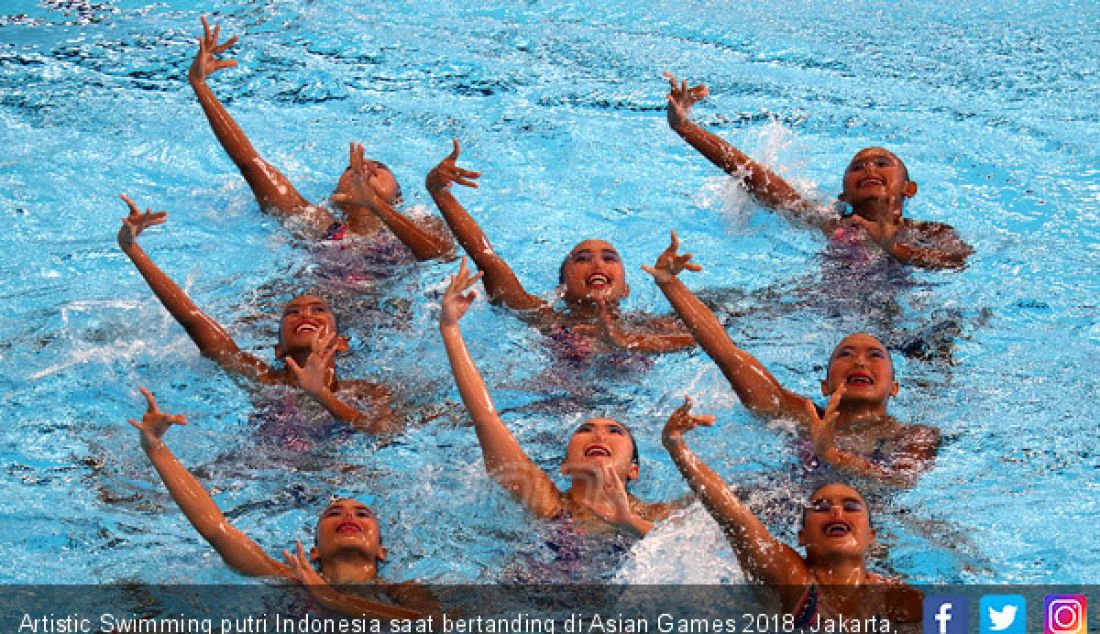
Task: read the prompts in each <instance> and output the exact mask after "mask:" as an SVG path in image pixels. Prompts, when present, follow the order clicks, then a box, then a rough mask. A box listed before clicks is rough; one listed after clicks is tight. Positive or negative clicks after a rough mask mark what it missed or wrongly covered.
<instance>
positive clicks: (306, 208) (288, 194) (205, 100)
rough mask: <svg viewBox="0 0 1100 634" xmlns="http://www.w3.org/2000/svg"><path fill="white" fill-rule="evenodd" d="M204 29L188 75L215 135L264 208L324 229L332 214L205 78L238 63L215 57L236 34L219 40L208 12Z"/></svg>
mask: <svg viewBox="0 0 1100 634" xmlns="http://www.w3.org/2000/svg"><path fill="white" fill-rule="evenodd" d="M202 30H203V35H202V37H200V38H199V51H198V53H197V54H196V55H195V61H194V62H192V63H191V69H190V71H188V73H187V77H188V80H189V81H190V83H191V88H192V89H193V90H194V91H195V96H196V97H198V100H199V105H201V106H202V111H203V112H204V113H205V114H206V120H207V121H208V122H209V123H210V129H211V130H213V131H214V136H216V137H218V141H219V142H220V143H221V145H222V148H223V149H225V152H226V154H228V155H229V158H230V159H231V160H232V161H233V163H234V164H235V165H236V166H237V169H238V170H240V172H241V176H243V177H244V179H245V181H246V182H248V186H249V187H251V188H252V194H253V195H254V196H255V197H256V202H257V203H259V205H260V207H261V208H262V209H263V210H264V211H270V212H274V213H276V214H279V215H280V216H284V217H289V216H298V217H300V218H301V219H302V220H305V221H306V222H307V224H308V225H310V229H311V231H312V232H317V231H322V232H323V231H324V230H325V229H327V228H328V227H329V225H331V224H332V216H331V215H330V214H328V213H327V212H326V211H325V210H323V209H321V208H320V207H315V206H313V205H311V204H310V203H309V201H308V200H306V199H305V198H303V197H302V195H301V194H299V193H298V190H297V189H295V188H294V185H292V184H291V183H290V181H289V180H287V178H286V177H285V176H283V174H282V173H281V172H279V170H278V169H276V168H275V167H274V166H273V165H271V164H270V163H268V162H267V161H265V160H264V158H263V157H262V156H260V153H259V152H257V151H256V148H254V147H252V142H251V141H249V140H248V137H247V136H246V135H245V133H244V130H242V129H241V127H240V126H239V125H237V122H236V121H234V120H233V117H231V116H230V115H229V112H228V111H227V110H226V109H225V106H223V105H222V103H221V101H219V100H218V98H217V96H215V95H214V91H213V90H211V89H210V86H209V85H207V83H206V78H207V77H209V76H210V75H212V74H214V73H216V72H217V71H219V70H221V69H223V68H232V67H234V66H236V65H237V62H236V60H232V59H218V58H217V57H216V56H217V55H220V54H222V53H224V52H225V51H226V50H228V49H229V47H231V46H233V45H234V44H235V43H236V42H237V37H236V36H233V37H232V38H230V39H229V40H228V41H227V42H225V43H223V44H218V36H219V35H220V32H221V26H220V25H219V26H215V27H214V30H213V32H211V30H210V25H209V24H208V23H207V22H206V17H205V16H203V18H202Z"/></svg>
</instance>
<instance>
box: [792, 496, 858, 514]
mask: <svg viewBox="0 0 1100 634" xmlns="http://www.w3.org/2000/svg"><path fill="white" fill-rule="evenodd" d="M833 506H835V505H834V504H833V501H832V500H827V499H824V498H822V499H820V500H813V501H812V502H810V503H809V504H807V505H806V508H807V509H808V510H810V511H813V512H814V513H828V512H829V511H832V510H833ZM840 508H842V509H844V512H845V513H859V512H861V511H863V503H862V502H860V501H859V500H851V499H848V500H844V501H843V502H841V503H840Z"/></svg>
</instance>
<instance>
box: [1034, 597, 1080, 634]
mask: <svg viewBox="0 0 1100 634" xmlns="http://www.w3.org/2000/svg"><path fill="white" fill-rule="evenodd" d="M1043 632H1044V634H1087V632H1088V604H1087V603H1086V601H1085V595H1083V594H1048V595H1047V596H1046V598H1045V599H1043Z"/></svg>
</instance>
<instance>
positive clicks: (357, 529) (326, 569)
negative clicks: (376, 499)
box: [129, 388, 439, 619]
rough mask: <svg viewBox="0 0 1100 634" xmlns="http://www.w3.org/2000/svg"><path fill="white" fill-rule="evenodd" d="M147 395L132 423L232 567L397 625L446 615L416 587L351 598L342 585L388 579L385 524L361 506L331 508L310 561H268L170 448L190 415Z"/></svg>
mask: <svg viewBox="0 0 1100 634" xmlns="http://www.w3.org/2000/svg"><path fill="white" fill-rule="evenodd" d="M141 393H142V395H144V396H145V401H146V403H147V407H146V410H145V415H144V416H142V419H141V422H140V423H139V422H138V421H136V420H134V419H132V418H131V419H130V420H129V422H130V424H131V425H133V426H134V427H135V428H136V429H137V430H138V431H139V432H140V438H141V448H142V449H143V450H145V455H147V456H148V457H149V462H151V463H153V467H154V468H155V469H156V470H157V473H158V474H160V477H161V480H163V481H164V485H165V487H167V488H168V493H170V494H171V495H172V499H174V500H175V501H176V504H178V505H179V507H180V510H181V511H183V514H184V515H185V516H187V520H188V521H189V522H191V525H192V526H194V527H195V530H197V531H198V532H199V534H200V535H202V538H203V539H205V540H206V541H207V542H208V543H209V544H210V545H211V546H213V547H214V550H216V551H218V555H220V556H221V558H222V561H224V562H225V563H226V565H228V566H229V567H230V568H232V569H233V570H235V571H237V572H238V573H240V574H242V575H246V576H249V577H274V578H276V579H284V580H288V581H296V582H298V583H301V584H302V585H304V586H305V587H306V588H307V589H308V591H309V593H310V595H311V596H312V597H313V599H314V600H315V601H317V603H318V604H320V605H321V606H322V607H324V608H326V609H329V610H332V611H335V612H339V613H341V614H345V615H349V616H360V615H362V616H369V617H374V618H384V619H397V618H420V617H422V616H424V615H426V614H433V613H439V604H438V602H436V600H435V598H434V597H433V596H432V595H431V593H430V592H428V591H427V589H425V588H424V587H422V586H420V585H419V584H416V583H402V584H393V585H390V584H387V585H385V586H380V589H381V590H382V591H383V592H384V593H385V594H387V595H388V597H389V598H390V599H391V600H393V601H395V602H397V603H398V605H393V604H387V603H382V602H379V601H372V600H369V599H365V598H363V597H358V596H353V595H349V594H346V593H345V592H342V591H340V590H337V589H336V588H335V587H334V586H337V585H339V586H346V585H352V584H377V583H379V582H380V581H381V580H380V579H379V577H378V567H379V565H380V564H381V563H382V562H384V561H385V558H386V548H385V547H384V546H383V545H382V534H381V531H380V530H379V527H378V518H377V517H376V516H375V515H374V513H373V512H372V511H371V510H370V508H368V507H367V506H366V505H365V504H363V503H361V502H359V501H357V500H353V499H342V500H335V501H333V502H332V503H331V504H329V505H328V508H326V509H325V510H324V512H322V513H321V516H320V518H319V519H318V521H317V530H316V534H315V537H314V546H313V548H311V549H310V550H309V554H308V555H307V554H306V552H305V549H304V548H303V547H302V542H300V541H299V542H297V549H296V551H295V552H294V553H291V552H289V551H287V550H284V551H283V557H284V558H285V559H286V562H285V563H284V562H280V561H277V560H275V559H273V558H271V557H270V556H268V555H267V554H266V553H264V551H263V549H262V548H261V547H260V545H259V544H257V543H256V542H254V541H252V539H250V538H249V537H248V536H247V535H245V534H244V533H242V532H241V531H239V530H238V529H237V528H235V527H234V526H233V525H232V524H230V523H229V520H227V519H226V517H225V515H223V514H222V511H221V509H219V508H218V506H217V504H216V503H215V502H214V500H213V498H211V497H210V494H209V493H208V492H207V491H206V489H204V488H203V486H202V484H200V483H199V481H198V480H197V479H195V476H193V475H192V474H191V472H189V471H188V470H187V468H186V467H184V466H183V465H182V464H180V461H179V460H178V459H177V458H176V456H175V455H173V454H172V451H171V450H170V449H169V448H168V446H167V445H166V444H165V443H164V434H165V433H166V432H167V431H168V429H169V428H170V427H171V426H172V425H186V424H187V419H186V418H185V417H184V416H183V415H182V414H176V415H172V414H166V413H164V412H161V411H160V409H159V408H158V407H157V402H156V399H155V398H154V397H153V395H152V393H150V392H149V391H148V390H146V389H145V388H141ZM314 563H316V564H317V568H316V569H315V568H314V567H313V566H314ZM330 584H331V585H330Z"/></svg>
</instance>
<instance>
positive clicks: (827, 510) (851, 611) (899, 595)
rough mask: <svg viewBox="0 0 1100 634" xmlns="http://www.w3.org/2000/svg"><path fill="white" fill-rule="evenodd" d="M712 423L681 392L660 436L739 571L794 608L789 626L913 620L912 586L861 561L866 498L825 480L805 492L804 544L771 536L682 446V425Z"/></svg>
mask: <svg viewBox="0 0 1100 634" xmlns="http://www.w3.org/2000/svg"><path fill="white" fill-rule="evenodd" d="M833 400H839V397H837V396H834V397H833ZM713 424H714V417H713V416H693V415H692V414H691V400H690V399H685V401H684V404H683V405H682V406H681V407H680V408H679V409H677V410H676V411H675V412H673V413H672V416H670V417H669V419H668V423H667V424H666V425H665V429H664V432H663V433H662V434H661V440H662V442H663V443H664V446H665V449H667V450H668V453H669V455H670V456H672V461H673V462H674V463H676V466H677V468H679V469H680V473H682V474H683V476H684V479H686V480H687V481H688V484H689V485H691V489H692V490H693V491H695V493H696V494H697V495H698V496H699V498H700V499H701V500H702V502H703V505H704V506H705V507H706V509H707V512H708V513H710V514H711V517H713V518H714V519H715V521H717V522H718V525H719V526H720V527H721V528H722V532H723V533H725V535H726V539H727V540H729V543H730V546H732V547H733V551H734V553H736V555H737V560H738V562H740V564H741V569H742V570H743V571H744V573H745V575H746V576H747V577H748V578H750V579H753V580H755V581H757V582H760V583H763V584H764V585H766V586H768V587H769V588H772V589H773V590H774V591H775V592H776V593H777V594H778V595H779V600H780V603H781V604H782V607H783V610H784V611H785V612H786V613H788V614H792V615H794V617H795V624H794V627H795V629H796V630H797V631H801V629H800V628H804V627H810V626H814V625H819V621H818V619H819V617H820V619H821V621H822V622H824V621H826V620H832V623H831V625H832V627H828V628H819V629H814V631H830V632H831V631H834V630H836V631H843V628H840V629H837V627H836V626H837V625H838V624H837V623H836V621H835V619H837V618H838V617H839V616H840V615H844V617H845V619H851V618H861V619H862V618H867V617H871V616H876V617H880V618H887V619H890V620H891V621H900V622H917V621H920V619H921V608H922V603H923V596H922V595H921V593H920V591H918V590H916V589H915V588H913V587H911V586H909V585H908V584H906V583H904V582H902V581H900V580H898V579H890V578H887V577H884V576H882V575H879V574H877V573H874V572H871V571H869V570H868V569H867V562H866V556H867V550H868V548H870V546H871V544H873V543H874V541H875V530H874V528H873V527H872V526H871V517H870V511H869V509H868V507H867V501H866V500H864V499H863V496H861V495H860V494H859V492H857V491H856V490H855V489H853V488H851V487H849V486H847V485H844V484H840V483H832V484H826V485H825V486H823V487H820V488H818V489H817V490H816V491H814V492H813V494H811V495H810V501H809V504H807V505H806V507H805V508H804V510H803V511H802V528H801V529H800V530H799V531H798V543H799V545H800V546H803V547H805V549H806V556H805V557H803V556H802V555H800V554H799V553H798V552H797V551H796V550H795V549H793V548H791V547H790V546H788V545H786V544H784V543H782V542H780V541H779V540H778V539H776V538H775V536H773V535H772V534H771V533H770V532H769V531H768V529H767V527H765V526H764V524H763V522H761V521H760V519H759V518H757V516H756V515H755V514H754V513H753V512H752V510H751V509H749V508H748V507H747V506H745V504H743V503H742V502H741V501H740V500H739V499H738V497H737V494H735V493H734V492H733V491H732V490H730V488H729V486H727V485H726V483H725V482H723V481H722V478H721V477H719V476H718V474H717V473H715V472H714V471H713V470H712V469H711V468H710V467H709V466H707V464H706V463H705V462H703V461H702V460H701V459H700V458H699V457H698V456H697V455H695V453H694V452H693V451H692V450H691V449H689V448H688V446H687V443H686V442H685V441H684V433H685V432H688V431H691V430H692V429H694V428H695V427H696V426H698V425H703V426H708V427H709V426H710V425H713ZM860 631H864V630H862V629H861V630H860Z"/></svg>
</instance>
